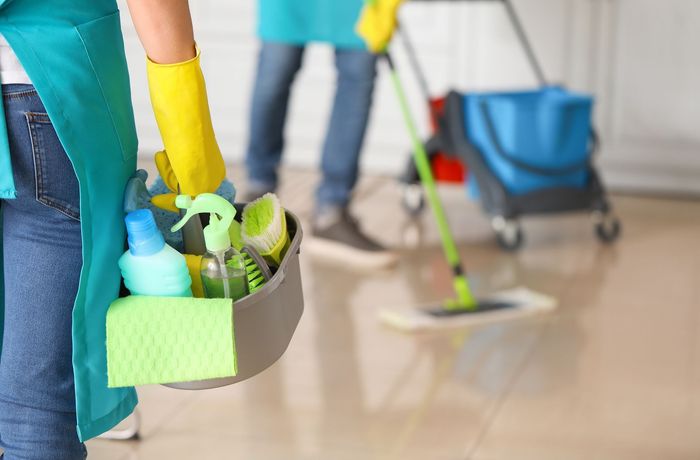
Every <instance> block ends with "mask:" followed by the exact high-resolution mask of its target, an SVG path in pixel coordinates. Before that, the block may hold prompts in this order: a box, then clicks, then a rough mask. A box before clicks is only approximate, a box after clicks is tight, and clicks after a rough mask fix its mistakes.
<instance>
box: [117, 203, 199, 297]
mask: <svg viewBox="0 0 700 460" xmlns="http://www.w3.org/2000/svg"><path fill="white" fill-rule="evenodd" d="M124 220H125V222H126V231H127V234H128V236H129V250H128V251H126V252H125V253H124V255H122V256H121V257H120V258H119V268H120V270H121V272H122V276H123V277H124V284H125V285H126V287H127V289H129V291H130V292H131V293H132V294H133V295H146V296H161V297H192V290H191V285H192V279H191V278H190V274H189V271H188V270H187V264H186V263H185V257H184V256H183V255H182V254H180V253H179V252H177V251H176V250H175V249H173V248H171V247H170V246H168V245H167V244H165V240H164V239H163V235H162V234H161V233H160V231H159V230H158V227H157V226H156V222H155V219H154V218H153V213H152V212H151V211H150V210H148V209H139V210H137V211H133V212H130V213H129V214H127V216H126V218H125V219H124Z"/></svg>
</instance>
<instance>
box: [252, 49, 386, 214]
mask: <svg viewBox="0 0 700 460" xmlns="http://www.w3.org/2000/svg"><path fill="white" fill-rule="evenodd" d="M303 55H304V47H303V46H294V45H287V44H282V43H272V42H263V44H262V47H261V49H260V56H259V58H258V70H257V77H256V80H255V89H254V91H253V100H252V106H251V114H250V139H249V145H248V151H247V154H246V165H247V167H248V175H249V178H250V183H251V186H252V187H253V188H256V189H273V188H275V187H276V186H277V170H278V167H279V164H280V161H281V159H282V151H283V149H284V127H285V122H286V119H287V108H288V104H289V96H290V92H291V91H290V90H291V86H292V83H293V82H294V77H295V76H296V74H297V72H298V70H299V69H300V68H301V65H302V59H303ZM376 62H377V58H376V56H374V55H372V54H370V53H369V52H367V51H364V50H359V49H357V50H356V49H336V50H335V66H336V69H337V72H338V83H337V88H336V93H335V101H334V104H333V111H332V114H331V118H330V122H329V124H328V130H327V134H326V140H325V143H324V146H323V155H322V159H321V170H322V173H323V177H322V180H321V184H320V186H319V187H318V189H317V192H316V201H317V207H318V208H321V209H323V208H324V207H327V206H333V207H335V206H345V205H347V204H348V202H349V201H350V197H351V194H352V190H353V188H354V186H355V183H356V182H357V175H358V169H359V168H358V167H359V158H360V151H361V150H362V144H363V141H364V137H365V131H366V128H367V122H368V120H369V113H370V107H371V105H372V93H373V91H374V80H375V76H376ZM306 102H307V103H308V104H315V103H316V102H315V101H313V100H310V101H306Z"/></svg>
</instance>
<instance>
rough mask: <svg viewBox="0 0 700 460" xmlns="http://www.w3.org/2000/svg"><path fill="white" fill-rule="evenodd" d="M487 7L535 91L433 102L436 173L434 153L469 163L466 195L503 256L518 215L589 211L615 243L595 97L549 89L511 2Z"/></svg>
mask: <svg viewBox="0 0 700 460" xmlns="http://www.w3.org/2000/svg"><path fill="white" fill-rule="evenodd" d="M453 1H456V0H453ZM462 1H465V0H462ZM472 1H475V0H472ZM491 1H498V2H500V3H502V4H503V5H504V7H505V10H506V12H507V15H508V18H509V20H510V22H511V24H512V25H513V28H514V29H515V31H516V34H517V36H518V39H519V41H520V43H521V45H522V47H523V49H524V51H525V53H526V55H527V58H528V61H529V63H530V65H531V67H532V70H533V72H534V74H535V75H536V77H537V80H538V83H539V88H538V89H535V90H532V91H512V92H491V93H468V94H460V93H458V92H450V94H448V95H447V97H445V99H444V104H443V106H442V107H440V110H438V109H437V106H436V105H435V104H430V105H429V107H430V109H431V118H433V120H435V121H434V125H435V127H436V130H435V134H434V136H432V137H431V138H430V139H429V140H428V141H427V142H425V146H426V150H427V152H428V154H429V155H430V156H431V159H433V160H432V161H431V166H432V168H433V170H435V161H434V158H435V157H436V152H440V155H446V156H447V157H448V158H451V159H452V161H453V162H459V163H461V164H464V165H468V167H469V173H470V176H469V190H470V195H471V196H472V197H474V198H477V199H479V200H480V202H481V205H482V208H483V209H484V212H485V213H486V214H487V215H488V216H489V217H490V219H491V224H492V227H493V229H494V231H495V232H496V236H497V239H498V243H499V245H500V246H501V247H502V248H503V249H505V250H509V251H513V250H517V249H519V248H520V247H521V246H522V244H523V242H524V235H523V231H522V227H521V225H520V218H521V217H523V216H528V215H537V214H554V213H562V212H572V211H587V212H590V213H591V214H592V217H593V223H594V229H595V233H596V235H597V237H598V238H599V239H600V241H602V242H604V243H610V242H613V241H615V240H616V239H617V238H618V237H619V235H620V232H621V224H620V221H619V220H618V219H617V217H616V216H615V215H614V214H613V212H612V207H611V205H610V202H609V200H608V197H607V194H606V191H605V188H604V187H603V184H602V182H601V180H600V177H599V175H598V173H597V171H596V169H595V167H594V165H593V158H594V154H595V153H596V152H597V150H598V147H599V141H598V136H597V134H596V131H595V128H593V126H592V124H591V114H592V107H593V98H592V97H591V96H588V95H585V94H579V93H574V92H571V91H568V90H567V89H565V88H563V87H559V86H552V85H550V84H549V83H548V81H547V79H546V78H545V75H544V72H543V70H542V67H541V66H540V64H539V62H538V60H537V58H536V56H535V53H534V50H533V48H532V46H531V45H530V42H529V40H528V38H527V36H526V34H525V30H524V28H523V26H522V24H521V22H520V20H519V18H518V15H517V12H516V10H515V8H514V6H513V4H512V0H491ZM400 30H401V38H402V42H403V44H404V45H405V48H406V51H407V53H408V56H409V61H410V63H411V66H412V68H413V70H414V72H415V73H416V75H417V78H418V81H419V83H420V87H421V88H422V91H423V93H424V96H425V98H426V99H427V100H433V98H432V97H431V96H430V92H429V89H428V87H427V81H426V78H425V76H424V72H423V71H422V69H421V67H420V65H419V63H418V60H417V58H416V55H415V51H414V49H413V47H412V46H411V42H410V40H409V38H408V36H407V34H406V31H405V30H404V29H400ZM453 164H454V163H453ZM414 171H415V168H414V167H413V162H411V166H409V172H408V173H407V174H405V175H404V178H403V179H404V180H403V181H404V183H405V184H406V188H405V193H404V198H403V203H404V207H405V208H406V209H407V210H408V211H409V212H410V213H411V214H417V213H419V212H420V211H421V210H422V208H423V202H424V200H423V197H422V194H421V193H420V191H419V190H420V189H419V188H416V187H415V184H416V183H417V177H418V175H417V174H415V173H414Z"/></svg>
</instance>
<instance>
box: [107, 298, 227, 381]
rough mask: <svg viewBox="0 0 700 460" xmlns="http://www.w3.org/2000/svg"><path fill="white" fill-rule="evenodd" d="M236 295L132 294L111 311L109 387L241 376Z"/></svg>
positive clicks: (109, 327)
mask: <svg viewBox="0 0 700 460" xmlns="http://www.w3.org/2000/svg"><path fill="white" fill-rule="evenodd" d="M232 308H233V307H232V305H231V300H230V299H197V298H191V297H146V296H129V297H125V298H122V299H118V300H116V301H115V302H114V303H112V305H111V306H110V307H109V311H108V312H107V373H108V386H109V387H110V388H114V387H127V386H136V385H148V384H163V383H178V382H190V381H196V380H206V379H213V378H222V377H231V376H234V375H236V373H237V371H238V368H237V362H236V348H235V338H234V333H233V310H232Z"/></svg>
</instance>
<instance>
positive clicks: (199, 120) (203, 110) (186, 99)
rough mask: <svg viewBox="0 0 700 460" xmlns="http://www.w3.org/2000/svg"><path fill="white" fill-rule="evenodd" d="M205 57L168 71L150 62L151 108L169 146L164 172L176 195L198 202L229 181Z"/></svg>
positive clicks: (170, 66) (167, 66)
mask: <svg viewBox="0 0 700 460" xmlns="http://www.w3.org/2000/svg"><path fill="white" fill-rule="evenodd" d="M199 55H200V52H199V49H197V55H196V56H195V57H194V58H193V59H191V60H189V61H185V62H180V63H177V64H165V65H163V64H156V63H155V62H153V61H151V60H150V59H147V65H146V68H147V73H148V87H149V90H150V93H151V104H152V105H153V112H154V113H155V117H156V122H157V123H158V129H159V130H160V135H161V138H162V139H163V144H164V145H165V152H162V155H161V159H160V162H161V164H160V165H159V167H158V169H159V171H160V172H161V176H162V177H163V179H164V180H166V184H168V187H170V189H171V190H172V191H173V193H177V192H179V193H182V194H186V195H192V196H194V195H198V194H200V193H205V192H214V191H215V190H216V189H217V188H219V185H220V184H221V182H222V181H223V180H224V177H225V175H226V166H225V165H224V159H223V158H222V157H221V151H220V150H219V146H218V144H217V143H216V137H215V136H214V128H213V127H212V123H211V114H210V113H209V102H208V100H207V89H206V85H205V83H204V75H203V74H202V69H201V67H200V65H199ZM166 152H167V153H166ZM164 171H169V172H167V174H168V175H169V176H170V175H172V177H166V176H165V175H163V172H164ZM178 186H179V190H178Z"/></svg>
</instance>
